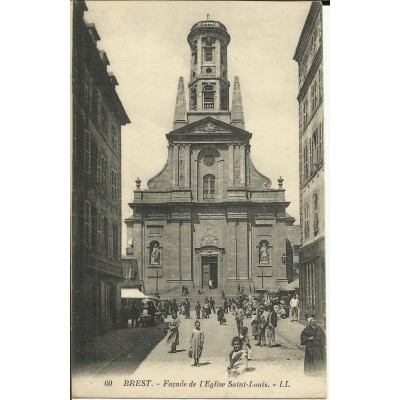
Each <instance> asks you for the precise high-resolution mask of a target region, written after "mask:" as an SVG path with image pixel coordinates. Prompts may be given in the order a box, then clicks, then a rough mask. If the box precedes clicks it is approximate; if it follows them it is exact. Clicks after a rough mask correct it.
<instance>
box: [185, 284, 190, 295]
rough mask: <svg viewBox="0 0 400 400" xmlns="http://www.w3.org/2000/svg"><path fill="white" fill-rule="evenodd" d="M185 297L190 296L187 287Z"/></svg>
mask: <svg viewBox="0 0 400 400" xmlns="http://www.w3.org/2000/svg"><path fill="white" fill-rule="evenodd" d="M185 296H189V288H188V287H187V286H185Z"/></svg>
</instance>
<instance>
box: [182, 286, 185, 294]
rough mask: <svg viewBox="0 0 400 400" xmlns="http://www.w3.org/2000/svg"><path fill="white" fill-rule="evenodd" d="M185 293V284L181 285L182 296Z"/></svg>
mask: <svg viewBox="0 0 400 400" xmlns="http://www.w3.org/2000/svg"><path fill="white" fill-rule="evenodd" d="M184 295H185V285H182V296H184Z"/></svg>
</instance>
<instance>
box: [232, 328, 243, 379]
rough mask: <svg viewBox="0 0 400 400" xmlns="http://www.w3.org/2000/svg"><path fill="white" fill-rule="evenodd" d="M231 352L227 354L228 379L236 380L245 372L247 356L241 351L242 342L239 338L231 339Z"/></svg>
mask: <svg viewBox="0 0 400 400" xmlns="http://www.w3.org/2000/svg"><path fill="white" fill-rule="evenodd" d="M232 347H233V350H232V351H231V352H230V353H229V367H228V375H229V378H237V377H238V376H240V375H241V374H243V373H244V372H246V370H247V354H246V352H245V351H243V350H242V340H241V339H240V337H239V336H235V337H234V338H233V339H232Z"/></svg>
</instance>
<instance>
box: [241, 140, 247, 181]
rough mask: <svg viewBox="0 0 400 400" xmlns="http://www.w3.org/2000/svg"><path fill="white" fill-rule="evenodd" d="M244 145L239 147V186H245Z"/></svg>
mask: <svg viewBox="0 0 400 400" xmlns="http://www.w3.org/2000/svg"><path fill="white" fill-rule="evenodd" d="M245 151H246V144H242V145H240V186H245V184H246V181H245V177H246V175H245V171H246V155H245Z"/></svg>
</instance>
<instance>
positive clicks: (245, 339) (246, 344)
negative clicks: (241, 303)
mask: <svg viewBox="0 0 400 400" xmlns="http://www.w3.org/2000/svg"><path fill="white" fill-rule="evenodd" d="M248 331H249V329H248V328H247V326H244V327H243V328H242V332H241V334H240V335H239V337H240V339H242V349H243V350H244V351H245V352H246V353H247V359H248V360H249V361H250V360H251V343H250V339H249V335H248Z"/></svg>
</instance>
